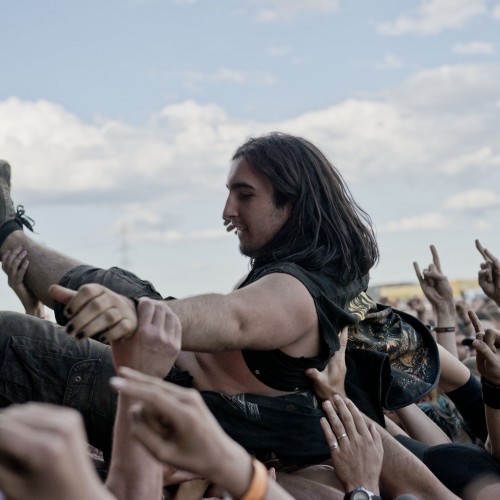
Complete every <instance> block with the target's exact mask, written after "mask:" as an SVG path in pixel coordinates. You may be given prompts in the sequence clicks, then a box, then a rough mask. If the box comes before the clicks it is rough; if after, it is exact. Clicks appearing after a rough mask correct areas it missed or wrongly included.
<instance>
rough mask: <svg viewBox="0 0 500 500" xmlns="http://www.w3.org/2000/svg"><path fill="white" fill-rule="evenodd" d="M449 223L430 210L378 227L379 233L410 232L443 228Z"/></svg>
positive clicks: (443, 217) (442, 216)
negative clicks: (429, 211)
mask: <svg viewBox="0 0 500 500" xmlns="http://www.w3.org/2000/svg"><path fill="white" fill-rule="evenodd" d="M449 224H450V222H449V220H448V219H447V218H446V217H445V216H444V215H442V214H440V213H437V212H431V213H427V214H423V215H417V216H414V217H405V218H403V219H400V220H398V221H391V222H389V223H388V224H385V225H383V226H381V227H379V228H378V232H379V233H394V232H410V231H423V230H437V229H444V228H446V227H448V226H449Z"/></svg>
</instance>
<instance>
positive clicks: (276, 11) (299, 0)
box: [252, 0, 340, 23]
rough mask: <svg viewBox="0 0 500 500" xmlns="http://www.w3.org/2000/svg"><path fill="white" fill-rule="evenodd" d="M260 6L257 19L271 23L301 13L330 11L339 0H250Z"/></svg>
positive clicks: (336, 7)
mask: <svg viewBox="0 0 500 500" xmlns="http://www.w3.org/2000/svg"><path fill="white" fill-rule="evenodd" d="M252 1H253V3H255V4H257V5H258V6H259V7H260V8H259V11H258V13H257V20H258V21H260V22H263V23H271V22H275V21H280V20H290V19H293V18H295V17H297V16H299V15H302V14H316V13H332V12H335V11H336V10H337V9H338V7H339V6H340V0H252Z"/></svg>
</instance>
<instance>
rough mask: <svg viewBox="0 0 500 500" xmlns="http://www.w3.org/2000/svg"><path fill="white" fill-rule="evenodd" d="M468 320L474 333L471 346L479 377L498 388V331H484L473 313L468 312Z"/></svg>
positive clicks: (499, 335)
mask: <svg viewBox="0 0 500 500" xmlns="http://www.w3.org/2000/svg"><path fill="white" fill-rule="evenodd" d="M469 318H470V320H471V321H472V324H473V325H474V330H475V331H476V340H474V342H473V343H472V346H473V347H474V348H475V349H476V351H477V352H476V363H477V370H478V372H479V373H480V374H481V377H484V378H485V379H486V380H488V381H489V382H490V383H492V384H494V385H499V386H500V330H495V329H493V328H488V329H486V331H484V329H483V327H482V326H481V322H480V321H479V319H478V317H477V315H476V313H475V312H474V311H469Z"/></svg>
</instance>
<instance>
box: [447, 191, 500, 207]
mask: <svg viewBox="0 0 500 500" xmlns="http://www.w3.org/2000/svg"><path fill="white" fill-rule="evenodd" d="M497 206H500V196H499V195H498V194H496V193H494V192H493V191H488V190H486V189H471V190H470V191H467V192H465V193H460V194H457V195H455V196H452V197H450V198H448V199H447V200H446V202H445V203H444V208H446V209H447V210H478V209H485V208H491V207H497Z"/></svg>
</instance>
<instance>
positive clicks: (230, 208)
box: [222, 195, 237, 219]
mask: <svg viewBox="0 0 500 500" xmlns="http://www.w3.org/2000/svg"><path fill="white" fill-rule="evenodd" d="M236 215H237V210H236V205H235V203H234V201H233V199H232V196H231V195H229V196H228V197H227V200H226V204H225V205H224V210H223V212H222V216H223V217H224V218H226V219H230V218H231V217H236Z"/></svg>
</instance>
